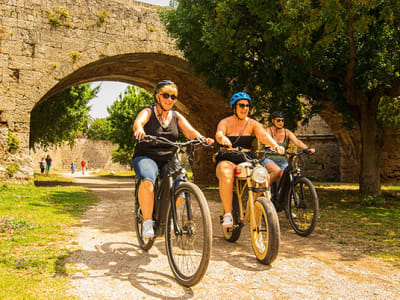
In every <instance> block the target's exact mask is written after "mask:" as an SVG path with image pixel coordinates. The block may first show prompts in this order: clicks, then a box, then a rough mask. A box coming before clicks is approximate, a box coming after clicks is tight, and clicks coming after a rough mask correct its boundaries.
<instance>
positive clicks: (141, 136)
mask: <svg viewBox="0 0 400 300" xmlns="http://www.w3.org/2000/svg"><path fill="white" fill-rule="evenodd" d="M133 135H134V136H135V138H136V139H137V140H143V139H144V137H145V136H146V133H145V132H144V130H143V128H139V129H137V130H136V131H135V132H134V133H133Z"/></svg>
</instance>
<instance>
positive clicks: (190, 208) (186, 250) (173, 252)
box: [165, 182, 212, 287]
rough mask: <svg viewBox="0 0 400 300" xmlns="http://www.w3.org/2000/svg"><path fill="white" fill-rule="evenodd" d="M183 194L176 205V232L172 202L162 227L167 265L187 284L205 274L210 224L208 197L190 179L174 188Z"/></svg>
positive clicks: (177, 278)
mask: <svg viewBox="0 0 400 300" xmlns="http://www.w3.org/2000/svg"><path fill="white" fill-rule="evenodd" d="M182 193H183V194H184V195H185V196H184V200H183V201H181V203H179V204H178V206H177V208H176V210H177V211H176V215H177V221H178V222H177V227H178V230H179V231H180V232H179V233H177V234H176V233H175V231H174V222H173V212H172V206H171V205H169V208H168V214H167V216H168V218H167V223H166V230H165V245H166V248H167V255H168V261H169V265H170V267H171V269H172V272H173V273H174V275H175V278H176V280H177V281H178V282H179V283H180V284H182V285H184V286H186V287H190V286H193V285H195V284H196V283H198V282H199V281H200V280H201V279H202V278H203V276H204V274H205V272H206V270H207V267H208V262H209V259H210V255H211V248H212V225H211V216H210V211H209V208H208V204H207V201H206V199H205V197H204V195H203V192H202V191H201V190H200V188H199V187H198V186H197V185H195V184H193V183H190V182H185V183H182V184H180V185H179V186H178V187H177V189H176V191H175V199H176V198H177V196H178V195H182Z"/></svg>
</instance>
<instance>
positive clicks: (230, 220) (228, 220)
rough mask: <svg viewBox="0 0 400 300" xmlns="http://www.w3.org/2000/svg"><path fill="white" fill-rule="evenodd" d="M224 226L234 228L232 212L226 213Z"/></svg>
mask: <svg viewBox="0 0 400 300" xmlns="http://www.w3.org/2000/svg"><path fill="white" fill-rule="evenodd" d="M222 227H223V228H232V227H233V217H232V214H231V213H226V214H225V215H224V223H222Z"/></svg>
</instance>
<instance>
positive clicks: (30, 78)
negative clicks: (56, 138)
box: [0, 0, 390, 182]
mask: <svg viewBox="0 0 400 300" xmlns="http://www.w3.org/2000/svg"><path fill="white" fill-rule="evenodd" d="M158 9H160V8H159V7H157V6H153V5H150V4H146V3H142V2H137V1H133V0H108V1H100V0H7V1H6V2H5V3H4V0H2V3H1V4H0V179H2V180H4V179H7V180H10V178H8V176H9V175H8V174H9V172H8V171H7V168H8V167H9V166H10V165H13V164H14V165H15V164H18V165H19V166H20V167H21V171H20V172H18V173H17V176H15V175H14V177H13V178H14V179H15V178H17V179H18V178H19V179H27V178H28V179H29V178H30V177H31V174H32V168H31V163H30V161H31V159H30V156H29V149H28V145H29V127H30V113H31V111H32V109H33V108H34V107H35V106H36V105H38V104H39V103H41V102H42V101H46V100H47V99H48V98H49V97H51V96H52V95H54V94H56V93H58V92H60V91H62V90H64V89H65V88H68V87H72V86H74V85H78V84H82V83H86V82H92V81H100V80H101V81H106V80H112V81H122V82H126V83H129V84H134V85H136V86H139V87H142V88H145V89H147V90H149V91H152V90H153V88H154V86H155V84H156V83H157V82H158V81H159V80H162V79H171V80H173V81H174V82H176V83H177V84H178V87H179V96H180V100H179V102H178V103H177V107H178V110H180V111H181V112H182V113H183V114H184V115H186V116H188V114H189V112H190V118H189V119H190V121H191V123H192V124H193V125H194V126H195V127H196V128H198V129H199V131H201V132H202V134H204V135H208V136H213V135H214V133H215V128H216V124H217V122H218V120H220V119H221V118H222V117H224V116H226V115H227V114H229V110H228V105H227V101H226V100H225V99H223V98H222V97H221V95H220V94H219V93H218V92H217V91H215V90H213V89H209V88H207V87H206V85H205V82H204V80H203V78H200V77H198V76H195V75H193V74H192V73H191V72H190V69H189V67H188V65H187V63H186V62H185V60H184V59H183V57H182V54H181V53H180V52H179V51H177V50H176V49H175V47H174V41H173V40H171V39H170V38H169V37H168V36H167V34H166V31H165V29H164V28H163V26H162V24H161V23H160V20H159V17H158V13H157V10H158ZM321 116H322V118H323V119H324V120H325V121H326V122H327V123H328V125H329V126H330V127H331V128H332V130H333V132H334V133H335V135H336V137H337V140H338V142H339V148H340V152H341V156H340V157H341V158H340V161H341V162H340V165H341V179H342V180H344V181H351V180H354V179H356V178H357V173H358V170H359V166H358V162H357V159H358V157H359V145H360V143H359V141H360V138H359V134H358V133H357V130H356V131H354V132H346V131H345V130H343V129H342V128H341V127H340V126H338V122H337V121H336V120H337V116H336V115H335V113H334V110H333V109H329V107H328V108H327V110H326V111H325V112H323V113H321ZM44 117H46V116H44ZM9 132H10V133H12V134H13V135H15V136H16V137H17V138H18V140H19V141H20V148H19V149H17V150H13V151H9V149H8V134H9ZM204 155H206V153H205V152H202V153H201V155H200V156H203V157H204ZM201 161H202V164H201V167H200V162H199V159H197V161H196V162H195V168H194V171H195V178H196V179H197V181H198V182H201V181H206V180H208V179H209V178H210V172H213V170H212V163H211V160H210V159H209V158H208V159H202V160H201ZM387 165H390V162H389V163H387Z"/></svg>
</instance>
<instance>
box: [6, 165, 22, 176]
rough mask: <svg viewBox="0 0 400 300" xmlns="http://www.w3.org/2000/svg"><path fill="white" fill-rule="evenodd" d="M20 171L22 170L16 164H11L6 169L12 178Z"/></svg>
mask: <svg viewBox="0 0 400 300" xmlns="http://www.w3.org/2000/svg"><path fill="white" fill-rule="evenodd" d="M20 169H21V168H20V166H19V164H16V163H11V164H9V165H8V166H7V168H6V170H7V172H8V175H10V177H13V176H14V175H15V174H17V173H18V172H19V170H20Z"/></svg>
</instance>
